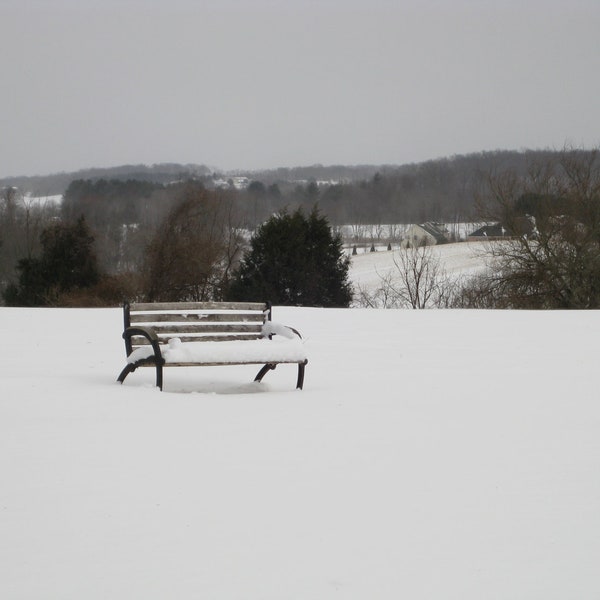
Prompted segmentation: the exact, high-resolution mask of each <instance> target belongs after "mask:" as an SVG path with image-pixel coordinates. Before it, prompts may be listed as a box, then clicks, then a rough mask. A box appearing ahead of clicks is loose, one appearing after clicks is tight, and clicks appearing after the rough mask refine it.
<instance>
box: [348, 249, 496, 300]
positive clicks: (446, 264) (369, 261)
mask: <svg viewBox="0 0 600 600" xmlns="http://www.w3.org/2000/svg"><path fill="white" fill-rule="evenodd" d="M488 249H489V248H488V244H487V243H485V242H458V243H455V244H442V245H440V246H430V247H429V248H428V251H430V252H431V259H432V260H435V261H439V265H440V267H441V268H442V269H443V271H444V273H445V274H446V275H447V276H448V277H449V278H451V279H456V278H459V277H469V276H472V275H476V274H477V273H480V272H482V271H483V270H484V269H485V268H486V250H488ZM400 252H406V250H403V249H399V248H396V249H394V250H391V251H387V250H385V249H379V250H378V251H377V252H366V253H363V254H357V255H356V256H352V257H351V261H350V280H351V281H352V282H353V284H354V285H355V287H357V288H358V287H361V288H366V289H370V290H373V289H376V288H377V287H379V286H381V281H382V277H385V276H386V275H388V274H389V273H391V274H392V275H394V274H397V273H398V267H397V266H396V263H397V262H398V253H400Z"/></svg>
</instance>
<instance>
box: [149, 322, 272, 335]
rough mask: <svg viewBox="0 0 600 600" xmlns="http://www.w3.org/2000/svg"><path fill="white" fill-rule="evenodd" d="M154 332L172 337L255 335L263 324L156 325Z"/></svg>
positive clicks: (259, 331)
mask: <svg viewBox="0 0 600 600" xmlns="http://www.w3.org/2000/svg"><path fill="white" fill-rule="evenodd" d="M153 329H154V331H156V333H157V334H158V335H159V336H161V335H171V334H178V333H198V334H205V333H254V334H256V335H258V334H260V333H261V331H262V323H258V324H256V325H241V324H239V325H238V324H236V325H229V324H226V323H225V324H219V323H207V324H206V325H204V324H203V325H172V324H170V323H169V324H166V325H165V324H156V325H154V326H153Z"/></svg>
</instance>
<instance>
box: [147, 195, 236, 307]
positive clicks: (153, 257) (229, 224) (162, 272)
mask: <svg viewBox="0 0 600 600" xmlns="http://www.w3.org/2000/svg"><path fill="white" fill-rule="evenodd" d="M235 217H236V213H235V211H234V209H233V202H232V199H231V197H229V196H228V195H227V193H226V192H223V193H211V192H208V191H206V190H204V189H198V188H195V187H193V186H192V187H190V188H188V189H187V190H186V191H185V193H184V195H183V198H182V200H181V202H180V203H179V204H178V205H176V206H175V207H174V208H173V209H172V210H171V212H170V213H169V214H168V215H167V217H166V219H165V221H164V223H163V224H162V226H161V227H160V228H159V229H158V231H157V233H156V235H155V236H154V238H153V239H152V241H151V243H150V245H149V247H148V251H147V260H146V268H145V273H146V277H145V279H146V294H145V295H146V296H147V298H148V299H149V300H152V301H156V300H162V301H176V300H192V301H203V300H219V299H221V297H222V294H223V291H224V289H225V288H226V287H227V283H228V280H229V277H230V274H231V271H232V269H233V267H234V265H235V264H236V261H237V260H238V259H239V257H240V254H241V251H242V246H243V244H244V240H243V237H242V234H241V231H240V228H239V227H238V226H237V225H236V223H235Z"/></svg>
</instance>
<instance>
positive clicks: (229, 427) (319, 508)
mask: <svg viewBox="0 0 600 600" xmlns="http://www.w3.org/2000/svg"><path fill="white" fill-rule="evenodd" d="M274 318H275V319H276V320H278V321H281V322H284V323H287V324H290V325H292V326H295V327H297V328H298V329H299V330H300V331H301V332H302V333H303V334H304V336H305V340H306V341H305V344H306V350H307V352H308V354H309V359H310V362H309V364H308V366H307V371H306V382H305V389H304V390H303V391H301V392H300V391H295V390H294V383H295V374H296V373H295V367H294V366H290V365H280V366H279V367H278V368H277V370H276V371H275V372H272V373H270V374H268V375H267V376H266V378H265V380H264V382H263V383H262V384H253V383H248V382H250V381H251V380H252V379H253V377H254V375H255V372H256V371H257V368H252V367H215V368H207V367H205V368H199V369H167V370H166V372H165V391H164V392H163V393H160V392H159V391H157V390H156V389H154V388H153V386H152V382H153V372H152V370H150V369H146V370H143V371H142V372H136V373H134V374H132V375H130V376H129V378H128V379H127V380H126V382H125V384H124V385H123V386H121V385H119V384H117V383H115V378H116V376H117V374H118V373H119V371H120V370H121V368H122V367H123V366H124V362H125V356H124V348H123V343H122V340H121V338H120V335H121V328H122V319H121V311H120V310H119V309H88V310H85V309H81V310H79V309H71V310H67V309H11V308H0V331H1V334H2V340H3V343H2V345H1V349H0V364H1V365H2V367H1V369H2V371H1V373H2V380H1V384H0V385H1V389H2V393H1V395H0V444H1V446H0V476H1V484H0V598H3V599H7V600H22V599H23V600H24V599H27V600H33V599H35V600H37V599H40V600H54V599H56V600H59V599H60V600H96V599H97V600H106V599H107V598H111V599H124V600H125V599H126V600H131V599H144V600H151V599H157V600H164V599H165V598H169V599H184V598H185V599H187V598H190V599H207V600H208V599H210V600H221V599H227V600H239V599H247V600H259V599H260V600H282V599H285V600H288V599H298V600H316V599H323V600H325V599H331V598H344V599H353V600H398V599H400V598H406V599H410V600H418V599H436V600H437V599H440V600H450V599H456V600H471V599H472V600H482V599H486V600H488V599H496V600H508V599H523V600H534V599H535V600H537V599H539V600H554V599H555V600H565V599H570V598H577V599H578V600H584V599H589V600H592V599H594V600H596V599H597V598H599V597H600V577H599V576H598V565H599V564H600V508H599V507H600V435H599V431H600V405H599V403H598V399H599V392H598V389H599V388H598V379H597V375H598V371H597V369H598V364H599V358H600V356H599V351H598V331H599V329H600V313H599V312H595V311H592V312H552V313H551V312H537V313H532V312H485V311H481V312H471V311H409V310H406V311H398V310H396V311H392V310H390V311H376V310H371V311H369V310H358V309H352V310H324V309H292V308H277V307H276V308H275V309H274Z"/></svg>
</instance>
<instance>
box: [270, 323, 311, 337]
mask: <svg viewBox="0 0 600 600" xmlns="http://www.w3.org/2000/svg"><path fill="white" fill-rule="evenodd" d="M262 335H263V336H264V337H269V338H270V337H272V336H274V335H280V336H282V337H286V338H288V339H294V336H295V335H296V336H298V337H299V338H300V339H302V336H301V335H300V332H299V331H298V330H297V329H294V328H293V327H288V326H287V325H282V324H281V323H277V322H275V321H267V322H266V323H265V324H264V325H263V328H262Z"/></svg>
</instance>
